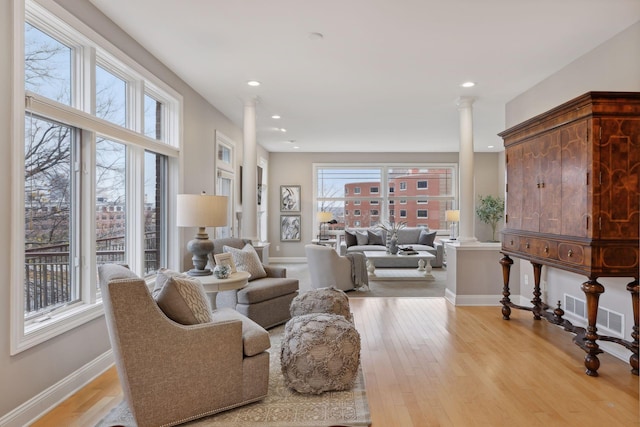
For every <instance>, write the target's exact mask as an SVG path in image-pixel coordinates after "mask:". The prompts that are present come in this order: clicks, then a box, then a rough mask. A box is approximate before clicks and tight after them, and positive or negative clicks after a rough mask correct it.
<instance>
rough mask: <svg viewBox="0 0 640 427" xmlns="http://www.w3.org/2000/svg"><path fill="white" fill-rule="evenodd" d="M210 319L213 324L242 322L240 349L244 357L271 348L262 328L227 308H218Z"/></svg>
mask: <svg viewBox="0 0 640 427" xmlns="http://www.w3.org/2000/svg"><path fill="white" fill-rule="evenodd" d="M211 317H212V318H213V321H214V322H224V321H227V320H240V321H242V347H243V350H244V355H245V356H247V357H250V356H255V355H256V354H259V353H262V352H263V351H265V350H267V349H268V348H269V347H271V341H270V340H269V333H268V332H267V331H265V329H264V328H263V327H262V326H260V325H258V324H257V323H256V322H254V321H253V320H251V319H249V318H248V317H246V316H243V315H242V314H240V313H238V312H237V311H235V310H234V309H232V308H228V307H225V308H220V309H218V310H215V311H214V312H213V313H211Z"/></svg>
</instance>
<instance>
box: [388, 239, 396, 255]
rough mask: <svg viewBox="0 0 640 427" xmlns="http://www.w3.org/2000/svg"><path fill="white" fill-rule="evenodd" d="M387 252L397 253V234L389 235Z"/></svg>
mask: <svg viewBox="0 0 640 427" xmlns="http://www.w3.org/2000/svg"><path fill="white" fill-rule="evenodd" d="M389 253H390V254H392V255H395V254H397V253H398V236H396V235H395V234H392V235H391V238H390V239H389Z"/></svg>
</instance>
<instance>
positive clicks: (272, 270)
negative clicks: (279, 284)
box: [263, 265, 287, 278]
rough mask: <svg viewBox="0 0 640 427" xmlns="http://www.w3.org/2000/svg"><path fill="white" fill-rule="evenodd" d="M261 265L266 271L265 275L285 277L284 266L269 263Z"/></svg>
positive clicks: (285, 270)
mask: <svg viewBox="0 0 640 427" xmlns="http://www.w3.org/2000/svg"><path fill="white" fill-rule="evenodd" d="M263 267H264V271H266V272H267V277H279V278H284V277H287V269H286V267H275V266H270V265H263Z"/></svg>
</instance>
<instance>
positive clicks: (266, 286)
mask: <svg viewBox="0 0 640 427" xmlns="http://www.w3.org/2000/svg"><path fill="white" fill-rule="evenodd" d="M298 287H299V284H298V279H290V278H281V277H265V278H263V279H260V280H255V281H253V282H251V283H250V284H249V286H245V287H244V288H242V289H239V290H238V293H237V298H238V304H256V303H259V302H262V301H266V300H270V299H273V298H277V297H280V296H283V295H288V294H292V293H295V292H296V291H297V290H298Z"/></svg>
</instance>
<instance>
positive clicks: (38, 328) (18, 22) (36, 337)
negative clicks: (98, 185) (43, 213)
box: [10, 0, 183, 355]
mask: <svg viewBox="0 0 640 427" xmlns="http://www.w3.org/2000/svg"><path fill="white" fill-rule="evenodd" d="M27 15H29V17H30V19H34V21H37V22H38V23H39V24H43V25H42V28H45V29H46V30H47V31H51V34H54V35H55V36H56V37H58V36H59V37H60V40H61V41H65V42H67V43H68V44H69V45H70V46H76V47H77V46H78V43H79V42H80V43H82V44H83V45H85V46H86V45H89V46H90V47H89V50H92V49H96V55H95V57H100V58H103V57H107V56H110V59H113V61H114V62H116V63H117V62H119V63H121V64H123V68H125V69H127V70H130V71H131V73H132V74H131V75H132V76H133V78H135V79H136V80H137V81H145V82H146V85H145V86H146V87H145V88H141V89H142V90H138V92H139V93H142V94H144V91H145V90H147V91H148V92H149V93H150V94H151V93H152V94H154V96H155V97H156V98H157V99H158V100H159V101H160V102H162V103H163V104H164V105H165V117H164V118H163V119H164V120H165V139H164V140H163V141H162V142H160V141H157V140H154V139H151V138H148V137H145V136H144V135H143V134H138V133H136V132H134V131H130V130H127V129H122V130H121V131H120V137H121V138H122V139H123V141H120V142H124V143H126V142H125V141H126V140H128V141H135V144H137V148H134V150H135V151H138V155H137V156H134V157H140V153H142V156H144V150H145V149H148V150H150V151H153V152H156V153H158V154H164V155H167V156H169V163H170V165H171V166H170V169H169V170H170V171H171V172H170V174H169V177H168V183H167V186H168V192H169V197H170V196H171V194H177V190H178V182H179V181H180V178H181V177H180V176H178V175H179V174H181V172H180V171H181V170H182V168H178V167H177V166H182V157H181V156H180V148H181V144H182V126H181V123H182V114H183V99H182V96H181V95H180V94H179V93H178V92H176V91H174V90H173V89H171V88H170V87H169V86H168V85H166V84H164V83H163V82H162V81H161V80H160V79H158V78H157V77H155V76H154V75H152V74H151V73H150V72H148V71H147V70H146V69H144V68H143V67H142V66H140V65H139V64H137V63H136V62H135V61H133V60H132V59H130V58H129V57H128V56H127V55H125V54H124V53H122V52H121V51H120V50H119V49H117V48H116V47H115V46H113V45H112V44H111V43H110V42H109V41H107V40H106V39H104V38H103V37H101V36H100V35H98V34H97V33H96V32H95V31H93V30H92V29H91V28H89V27H88V26H87V25H86V24H84V23H83V22H81V21H80V20H78V19H77V18H76V17H74V16H73V15H72V14H70V13H69V12H68V11H66V10H65V9H64V8H62V7H61V6H60V5H58V4H57V3H55V2H53V1H52V0H38V2H35V1H27V2H25V1H24V0H14V1H13V36H14V37H13V42H14V45H13V73H14V74H13V83H14V84H13V105H12V110H13V114H12V119H11V120H12V123H13V126H12V135H11V136H12V141H13V149H12V153H11V159H12V162H11V164H12V170H11V176H12V189H11V208H10V209H11V218H12V219H11V224H12V230H11V243H10V248H11V251H10V265H11V271H10V284H11V286H10V300H11V313H10V325H11V327H10V354H11V355H16V354H18V353H20V352H22V351H24V350H26V349H28V348H31V347H33V346H35V345H38V344H40V343H43V342H45V341H47V340H49V339H51V338H53V337H55V336H58V335H60V334H62V333H64V332H66V331H69V330H71V329H73V328H76V327H78V326H80V325H82V324H85V323H87V322H89V321H90V320H93V319H95V318H97V317H100V316H102V315H103V313H104V311H103V307H102V300H101V299H100V298H99V296H98V295H97V294H96V291H95V290H96V283H95V277H96V271H95V266H94V265H93V263H91V262H86V261H85V262H81V271H80V275H81V276H82V278H81V280H82V282H81V283H82V286H83V289H82V291H81V292H82V295H83V298H82V301H79V302H77V303H73V304H70V305H68V306H66V307H64V309H60V310H53V311H51V312H50V313H49V314H47V315H43V316H41V317H39V318H38V319H37V321H29V322H27V321H25V318H24V268H23V267H22V266H23V265H24V225H25V224H24V188H23V186H24V179H23V177H24V167H23V165H24V158H23V157H24V150H23V149H20V148H19V147H18V145H19V146H20V147H21V146H22V144H23V143H24V120H25V105H24V102H25V101H24V100H25V90H24V22H25V18H26V17H27ZM61 26H65V27H70V28H71V29H72V30H73V31H74V32H77V33H79V34H81V35H79V36H78V37H77V38H75V39H74V40H71V38H70V37H67V36H66V35H64V34H62V32H61V31H59V30H58V28H60V27H61ZM85 37H86V39H85ZM81 52H82V60H80V61H77V60H76V59H74V60H73V61H72V64H73V67H74V68H73V72H74V73H81V74H86V73H87V72H91V73H94V72H95V71H94V70H93V66H94V65H95V62H94V61H93V60H89V61H88V60H87V58H88V57H90V58H93V57H94V56H93V55H88V52H87V50H86V49H82V50H81ZM87 67H88V69H87ZM76 82H78V79H73V80H72V83H73V84H75V83H76ZM74 93H75V95H74V96H78V91H77V88H74ZM163 94H166V95H163ZM86 101H87V100H86V99H77V100H75V102H76V105H77V108H80V109H82V110H84V111H85V112H83V111H80V110H78V109H76V108H75V107H74V108H72V107H68V106H66V105H62V104H58V103H56V102H55V101H51V100H48V99H45V98H43V97H40V96H38V95H35V94H33V96H31V97H30V102H32V103H33V104H32V105H31V107H32V109H33V110H34V111H36V112H41V113H43V115H45V116H48V115H47V114H46V112H47V111H55V113H56V115H54V116H53V117H56V116H58V117H59V116H60V114H62V115H63V116H64V117H65V119H69V121H68V123H67V124H69V125H71V126H77V127H79V128H81V129H85V132H86V133H88V134H89V135H88V136H89V137H91V138H94V137H95V134H96V133H99V132H100V121H101V120H100V119H97V118H96V117H94V116H91V114H89V113H90V112H92V111H94V110H93V107H92V106H88V105H87V102H86ZM139 104H140V105H133V106H130V108H136V109H140V110H141V111H143V109H144V105H143V103H142V102H139ZM142 116H144V114H142ZM87 121H90V122H91V123H92V126H91V127H90V129H92V131H88V132H87V131H86V129H87V127H86V123H87ZM132 125H133V126H132V127H133V128H134V129H136V130H140V131H141V132H143V130H144V128H143V126H142V125H143V124H142V123H133V124H132ZM115 133H116V134H117V132H115ZM108 135H109V137H110V138H111V139H114V137H115V138H116V139H118V138H117V137H118V135H114V132H113V129H112V128H110V129H109V132H108ZM83 136H84V135H83ZM170 144H172V145H170ZM89 157H90V155H89ZM85 160H86V157H85ZM136 162H137V165H136V167H135V168H134V170H131V169H129V170H128V172H127V173H130V174H132V175H137V176H138V177H137V178H136V179H131V180H130V181H129V182H130V184H129V185H130V186H131V187H130V188H129V191H131V193H130V194H129V195H128V198H129V199H131V198H134V200H136V199H135V198H136V197H140V194H144V186H143V182H142V181H143V178H142V174H141V173H137V172H139V171H140V170H141V169H139V167H142V166H143V164H144V159H143V158H142V160H140V159H138V160H137V161H136ZM83 167H84V168H86V169H85V170H93V169H90V168H89V165H87V164H85V165H84V166H83ZM135 169H137V170H135ZM85 187H90V188H84V187H83V189H82V190H81V191H82V192H84V194H83V197H88V200H94V199H95V197H93V198H91V194H92V193H93V192H95V189H93V188H92V187H93V186H92V185H88V186H85ZM86 192H89V195H88V196H87V193H86ZM93 195H94V196H95V194H93ZM138 200H139V199H138ZM127 205H128V206H131V205H132V203H127ZM167 211H168V212H167V216H169V217H170V218H174V217H175V208H174V207H172V206H169V208H168V209H167ZM81 216H82V220H83V221H82V222H83V226H82V227H83V229H82V231H81V233H82V237H81V239H82V245H83V248H84V252H83V253H84V254H86V253H95V227H93V229H91V225H92V224H93V221H92V220H88V219H92V218H95V210H94V208H92V207H91V206H89V205H86V204H85V205H84V207H83V211H82V212H81ZM130 218H134V215H131V216H130ZM140 221H142V218H140V219H139V220H138V221H135V222H140ZM138 226H139V224H138ZM85 227H86V228H85ZM134 227H135V225H134ZM173 228H175V227H173ZM173 228H172V227H168V233H169V234H168V235H167V248H168V249H169V251H170V253H169V254H168V255H169V260H170V262H172V261H176V260H177V259H178V258H179V256H178V252H177V247H178V245H177V241H178V233H177V231H175V230H173ZM170 230H171V231H170ZM128 239H129V240H135V239H131V238H130V235H128ZM129 240H128V241H127V242H128V244H131V245H132V246H131V247H129V250H133V251H136V252H140V250H141V247H140V245H141V243H133V242H131V241H129ZM87 248H89V249H87ZM80 255H81V256H82V254H80ZM132 259H135V260H139V261H140V260H143V259H144V258H143V257H141V256H135V257H133V258H132ZM131 267H132V269H134V271H142V266H138V265H132V266H131Z"/></svg>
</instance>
